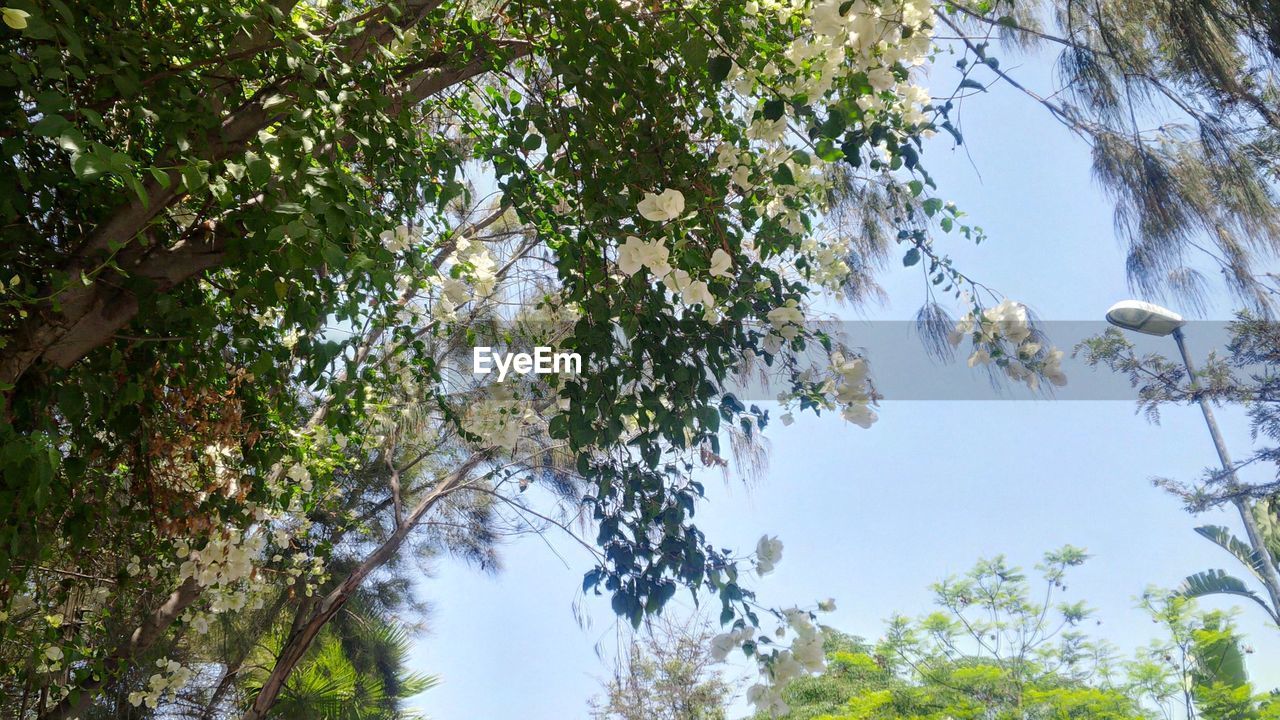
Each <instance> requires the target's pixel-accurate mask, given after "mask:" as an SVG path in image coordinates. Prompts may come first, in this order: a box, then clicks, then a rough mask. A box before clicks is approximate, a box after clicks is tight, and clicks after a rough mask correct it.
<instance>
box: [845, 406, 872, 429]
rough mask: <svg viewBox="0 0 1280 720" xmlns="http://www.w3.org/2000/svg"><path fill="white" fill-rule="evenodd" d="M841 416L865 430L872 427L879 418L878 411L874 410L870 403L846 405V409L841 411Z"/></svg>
mask: <svg viewBox="0 0 1280 720" xmlns="http://www.w3.org/2000/svg"><path fill="white" fill-rule="evenodd" d="M840 416H841V417H843V418H844V419H845V420H848V421H849V422H851V423H853V424H854V425H857V426H858V427H860V428H863V429H864V430H865V429H866V428H869V427H871V426H872V425H873V424H875V421H876V420H878V419H879V416H878V415H876V411H875V410H872V409H871V406H870V405H861V404H858V403H853V404H850V405H846V406H845V408H844V410H843V411H841V412H840Z"/></svg>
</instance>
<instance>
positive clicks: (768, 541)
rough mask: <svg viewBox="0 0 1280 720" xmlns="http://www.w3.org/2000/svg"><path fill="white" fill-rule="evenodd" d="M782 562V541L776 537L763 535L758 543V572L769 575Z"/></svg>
mask: <svg viewBox="0 0 1280 720" xmlns="http://www.w3.org/2000/svg"><path fill="white" fill-rule="evenodd" d="M780 560H782V541H781V540H779V539H778V538H777V537H776V536H774V537H769V536H768V535H762V536H761V537H760V541H759V542H757V543H756V572H758V573H760V574H761V575H768V574H769V573H771V572H773V568H774V567H775V566H776V565H777V564H778V561H780Z"/></svg>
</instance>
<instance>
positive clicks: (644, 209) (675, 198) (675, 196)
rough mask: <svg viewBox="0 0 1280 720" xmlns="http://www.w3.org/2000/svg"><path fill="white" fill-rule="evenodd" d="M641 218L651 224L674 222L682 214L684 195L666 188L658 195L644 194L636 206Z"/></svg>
mask: <svg viewBox="0 0 1280 720" xmlns="http://www.w3.org/2000/svg"><path fill="white" fill-rule="evenodd" d="M636 210H638V211H640V215H641V217H643V218H644V219H645V220H652V221H653V222H667V221H668V220H675V219H676V218H678V217H680V214H681V213H683V212H684V195H683V194H681V192H680V191H679V190H673V189H671V188H667V189H666V190H663V191H662V192H661V193H660V194H658V195H654V194H653V193H645V194H644V198H642V199H641V200H640V202H639V203H638V204H637V205H636Z"/></svg>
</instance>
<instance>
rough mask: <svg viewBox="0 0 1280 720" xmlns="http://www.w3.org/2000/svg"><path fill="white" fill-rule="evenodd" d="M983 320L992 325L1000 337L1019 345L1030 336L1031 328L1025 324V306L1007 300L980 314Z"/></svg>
mask: <svg viewBox="0 0 1280 720" xmlns="http://www.w3.org/2000/svg"><path fill="white" fill-rule="evenodd" d="M982 317H983V319H984V320H986V321H988V322H990V323H993V324H994V325H995V326H996V329H997V332H998V333H999V334H1000V335H1003V336H1004V337H1006V338H1008V339H1009V340H1012V341H1013V342H1015V343H1020V342H1022V341H1023V340H1026V339H1027V337H1028V336H1029V335H1031V326H1030V324H1029V323H1028V322H1027V306H1026V305H1023V304H1022V303H1018V302H1014V301H1012V300H1009V299H1005V300H1003V301H1001V303H1000V304H999V305H997V306H995V307H993V308H988V309H986V310H984V311H983V312H982Z"/></svg>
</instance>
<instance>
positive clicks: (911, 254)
mask: <svg viewBox="0 0 1280 720" xmlns="http://www.w3.org/2000/svg"><path fill="white" fill-rule="evenodd" d="M918 262H920V248H911V249H910V250H908V251H907V254H906V255H903V256H902V266H903V267H911V266H912V265H915V264H916V263H918Z"/></svg>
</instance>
